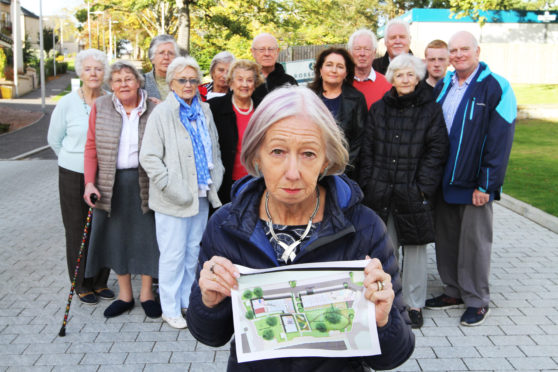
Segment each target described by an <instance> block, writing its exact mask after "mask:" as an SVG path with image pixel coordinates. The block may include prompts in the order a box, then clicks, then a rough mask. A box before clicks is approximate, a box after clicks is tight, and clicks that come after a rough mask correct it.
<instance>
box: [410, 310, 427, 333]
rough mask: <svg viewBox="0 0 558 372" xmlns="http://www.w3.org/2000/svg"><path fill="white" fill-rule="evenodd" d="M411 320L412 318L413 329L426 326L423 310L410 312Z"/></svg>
mask: <svg viewBox="0 0 558 372" xmlns="http://www.w3.org/2000/svg"><path fill="white" fill-rule="evenodd" d="M409 318H411V328H415V329H417V328H420V327H422V325H423V324H424V319H423V318H422V310H409Z"/></svg>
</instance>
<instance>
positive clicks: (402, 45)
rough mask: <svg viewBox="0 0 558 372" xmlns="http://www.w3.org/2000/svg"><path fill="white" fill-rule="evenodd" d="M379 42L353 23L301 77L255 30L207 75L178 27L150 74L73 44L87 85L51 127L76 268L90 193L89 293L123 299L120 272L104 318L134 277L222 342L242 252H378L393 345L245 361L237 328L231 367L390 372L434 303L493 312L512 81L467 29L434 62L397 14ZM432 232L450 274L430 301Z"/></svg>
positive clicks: (380, 297) (82, 292)
mask: <svg viewBox="0 0 558 372" xmlns="http://www.w3.org/2000/svg"><path fill="white" fill-rule="evenodd" d="M385 44H386V49H387V52H386V54H385V55H384V56H383V57H380V58H377V59H374V56H375V54H376V49H377V40H376V37H375V36H374V34H373V33H372V32H371V31H370V30H366V29H361V30H358V31H356V32H355V33H354V34H353V35H352V36H351V37H350V39H349V41H348V48H347V49H344V48H328V49H326V50H323V51H322V52H321V53H320V54H319V55H318V56H317V58H316V63H315V64H314V71H315V78H314V80H313V81H312V82H311V83H310V84H309V86H308V88H306V87H297V83H296V80H295V79H294V78H292V77H291V76H290V75H288V74H287V73H286V72H285V70H284V68H283V66H282V65H281V64H279V63H277V58H278V55H279V45H278V42H277V40H276V39H275V37H273V35H271V34H268V33H264V34H260V35H258V36H256V37H255V38H254V40H253V42H252V47H251V52H252V56H253V58H254V61H250V60H244V59H239V60H237V59H235V57H234V56H233V55H232V54H231V53H229V52H221V53H218V54H217V55H216V56H215V57H214V58H213V60H212V61H211V65H210V71H209V72H210V75H211V79H212V81H211V82H210V83H208V84H201V82H202V78H203V76H202V72H201V70H200V67H199V66H198V64H197V62H196V60H195V59H194V58H192V57H190V56H187V57H182V56H180V55H179V49H178V47H177V45H176V42H175V41H174V39H173V37H172V36H169V35H160V36H157V37H155V38H154V39H153V40H152V42H151V45H150V48H149V58H150V60H151V62H152V64H153V70H152V71H151V72H149V73H147V74H145V75H142V74H140V73H139V72H138V71H137V70H136V68H135V67H134V66H133V65H132V64H130V63H129V62H126V61H118V62H115V63H114V64H112V65H111V66H109V65H108V63H107V60H106V56H105V55H104V54H103V53H101V52H100V51H97V50H94V49H89V50H86V51H82V52H80V53H79V54H78V56H77V57H76V62H75V66H76V73H77V74H78V76H79V77H80V79H81V81H82V87H81V88H79V89H78V90H77V91H75V92H72V93H70V94H68V95H67V96H65V97H63V98H62V100H61V101H60V102H59V104H58V105H57V107H56V109H55V111H54V112H53V115H52V119H51V125H50V128H49V134H48V140H49V144H50V145H51V146H52V148H53V149H54V150H55V152H56V153H57V155H58V159H59V160H58V164H59V190H60V205H61V211H62V218H63V222H64V227H65V231H66V251H67V263H68V272H69V274H70V277H71V276H72V274H73V273H74V265H75V262H76V259H77V254H78V253H77V252H78V247H79V246H80V244H79V242H80V241H81V238H82V232H83V226H84V223H85V220H86V216H87V212H88V209H89V207H94V212H93V222H92V228H91V234H90V237H89V241H88V250H87V252H86V255H85V257H84V258H83V260H82V262H84V263H85V265H83V264H82V267H81V269H80V270H79V271H78V278H77V281H76V292H77V294H78V295H79V299H80V300H81V301H82V302H84V303H89V304H95V303H98V301H99V299H114V297H115V294H114V292H113V291H112V290H110V289H109V288H108V286H107V280H108V277H109V273H110V270H111V269H112V270H113V271H114V272H115V273H116V275H117V279H118V287H119V293H118V298H117V299H116V300H115V301H113V302H112V303H111V304H110V305H109V306H108V307H107V308H106V309H105V311H104V315H105V316H106V317H114V316H118V315H121V314H123V313H125V312H126V311H128V310H130V309H131V308H133V307H134V295H133V290H132V285H131V275H141V290H140V296H139V299H140V303H141V305H142V308H143V309H144V311H145V314H146V316H148V317H151V318H158V317H162V319H163V320H164V321H165V322H167V323H168V324H169V325H170V326H171V327H174V328H186V327H187V326H188V328H189V329H190V331H191V333H192V334H193V336H194V337H195V338H196V339H198V340H200V341H201V342H203V343H205V344H207V345H212V346H221V345H224V344H225V343H226V342H228V341H229V340H230V339H231V336H233V333H234V329H233V322H232V308H231V302H230V294H231V290H233V289H235V288H237V282H236V280H237V278H238V277H239V272H238V270H237V268H236V267H235V264H241V265H244V266H249V267H253V268H268V267H274V266H280V265H289V264H297V263H307V262H324V261H341V260H364V259H367V260H369V261H368V264H367V266H366V268H365V270H364V273H365V279H364V283H363V286H364V295H365V298H366V299H367V300H369V301H371V302H372V303H374V306H375V309H376V311H375V314H376V325H377V327H378V337H379V341H380V347H381V350H382V354H380V355H376V356H369V357H360V358H357V357H355V358H283V359H276V360H272V361H260V362H251V363H242V364H239V363H238V361H237V360H236V353H235V341H234V339H233V341H232V343H231V354H230V357H229V369H230V370H248V369H250V368H252V369H254V368H256V369H258V368H261V369H263V368H266V369H271V370H285V369H287V370H300V371H302V370H305V371H306V370H336V371H337V370H339V371H342V370H347V371H348V370H351V371H356V370H366V369H367V368H374V369H390V368H395V367H396V366H398V365H400V364H402V363H403V362H404V361H405V360H407V359H408V358H409V356H410V355H411V354H412V351H413V349H414V335H413V333H412V331H411V327H413V328H419V327H421V326H422V324H423V318H422V309H423V308H424V307H425V306H426V307H428V308H432V309H445V308H450V307H457V306H461V305H462V304H465V306H466V307H467V308H466V311H465V313H464V314H463V316H462V318H461V324H463V325H477V324H480V323H482V322H483V321H484V319H485V318H486V315H487V314H488V311H489V299H490V298H489V288H488V287H489V286H488V274H489V269H490V248H491V242H492V203H491V202H492V201H493V200H494V199H497V198H498V197H499V193H500V189H501V186H502V183H503V178H504V174H505V169H506V166H507V161H508V158H509V153H510V150H511V143H512V140H513V131H514V122H515V110H516V108H515V98H514V95H513V91H512V90H511V88H510V86H509V84H508V82H507V81H506V80H505V79H503V78H502V77H500V76H498V75H496V74H493V73H492V72H491V71H490V70H489V69H488V67H487V66H486V64H484V63H482V62H480V61H479V53H480V48H479V46H478V44H477V41H476V39H475V38H474V36H473V35H471V34H469V33H467V32H459V33H457V34H455V35H453V36H452V37H451V38H450V40H449V43H448V44H446V43H445V42H443V41H441V40H435V41H433V42H431V43H430V44H429V45H428V46H427V48H426V51H425V60H424V61H423V60H421V59H419V58H417V57H415V56H413V55H412V53H411V51H410V49H409V46H410V32H409V27H408V25H407V24H406V23H404V22H400V21H391V22H390V23H388V25H387V26H386V31H385ZM449 64H451V65H452V66H453V67H454V69H455V71H453V72H450V73H447V74H446V69H447V67H448V66H449ZM105 81H106V82H107V84H108V86H109V87H110V92H106V91H105V90H103V83H104V82H105ZM93 195H95V197H96V198H92V196H93ZM95 199H96V200H95ZM209 217H210V218H209ZM430 242H436V257H437V263H438V270H439V273H440V277H441V279H442V281H443V283H444V284H445V286H446V288H445V292H444V293H443V294H441V295H440V296H438V297H435V298H433V299H429V300H427V299H426V296H427V285H426V283H427V263H426V257H427V256H426V244H428V243H430ZM400 247H401V248H402V250H401V252H402V253H401V255H400V254H399V248H400ZM154 278H155V279H157V280H158V294H159V298H157V296H156V295H155V293H154V291H153V280H154Z"/></svg>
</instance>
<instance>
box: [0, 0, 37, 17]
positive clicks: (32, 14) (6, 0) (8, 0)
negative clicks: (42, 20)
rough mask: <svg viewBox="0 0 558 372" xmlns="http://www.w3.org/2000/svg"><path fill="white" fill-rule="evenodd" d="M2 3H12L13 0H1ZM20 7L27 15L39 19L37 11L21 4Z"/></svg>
mask: <svg viewBox="0 0 558 372" xmlns="http://www.w3.org/2000/svg"><path fill="white" fill-rule="evenodd" d="M0 3H3V4H6V5H11V3H12V0H0ZM20 8H21V12H22V13H23V15H24V16H25V17H31V18H37V19H39V16H38V15H36V14H35V13H33V12H31V11H30V10H27V9H25V8H24V7H22V6H21V5H20Z"/></svg>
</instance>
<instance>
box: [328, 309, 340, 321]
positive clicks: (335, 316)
mask: <svg viewBox="0 0 558 372" xmlns="http://www.w3.org/2000/svg"><path fill="white" fill-rule="evenodd" d="M324 318H325V319H326V320H327V321H328V322H330V323H331V324H337V323H339V322H340V321H341V314H340V313H339V310H337V309H334V310H329V311H328V312H326V313H325V316H324Z"/></svg>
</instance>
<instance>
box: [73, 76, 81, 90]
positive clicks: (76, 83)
mask: <svg viewBox="0 0 558 372" xmlns="http://www.w3.org/2000/svg"><path fill="white" fill-rule="evenodd" d="M71 81H72V92H75V91H76V90H78V89H79V87H80V83H81V80H79V79H72V80H71Z"/></svg>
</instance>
